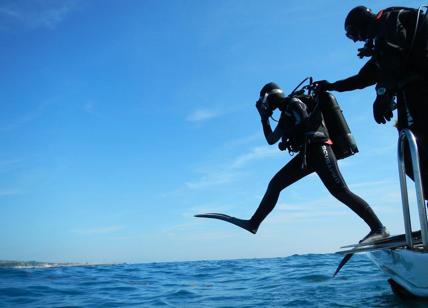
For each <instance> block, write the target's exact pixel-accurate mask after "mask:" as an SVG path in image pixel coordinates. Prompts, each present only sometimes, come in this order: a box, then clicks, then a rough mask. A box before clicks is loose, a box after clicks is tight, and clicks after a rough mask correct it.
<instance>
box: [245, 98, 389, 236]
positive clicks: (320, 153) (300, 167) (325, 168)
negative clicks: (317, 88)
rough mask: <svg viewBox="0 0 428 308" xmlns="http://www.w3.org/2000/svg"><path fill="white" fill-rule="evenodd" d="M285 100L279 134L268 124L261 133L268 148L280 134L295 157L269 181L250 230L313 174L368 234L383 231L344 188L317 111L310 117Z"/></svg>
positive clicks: (298, 105)
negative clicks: (285, 191) (284, 192)
mask: <svg viewBox="0 0 428 308" xmlns="http://www.w3.org/2000/svg"><path fill="white" fill-rule="evenodd" d="M285 100H286V101H285V102H284V103H285V104H284V106H285V107H284V108H282V113H281V118H280V120H279V123H278V126H279V130H278V127H277V128H276V129H275V131H274V132H273V131H272V129H271V127H270V125H269V120H265V121H262V124H263V131H264V134H265V137H266V140H267V141H268V143H269V144H273V143H274V142H275V141H276V140H275V139H277V138H275V137H274V135H275V133H277V132H278V131H279V132H282V133H283V135H282V143H283V144H284V143H286V144H287V145H288V146H289V147H291V148H292V149H294V150H297V151H298V154H297V155H296V156H295V157H293V159H291V160H290V161H289V162H288V163H287V164H286V165H285V166H284V167H283V168H282V169H281V170H279V172H278V173H277V174H276V175H275V176H274V177H273V178H272V180H271V181H270V183H269V185H268V188H267V191H266V193H265V195H264V197H263V199H262V201H261V203H260V205H259V207H258V209H257V210H256V212H255V213H254V215H253V216H252V218H251V219H250V224H251V226H252V227H253V229H256V230H257V228H258V226H259V225H260V223H261V222H262V221H263V220H264V219H265V218H266V216H267V215H268V214H269V213H270V212H271V211H272V209H273V208H274V207H275V205H276V203H277V201H278V198H279V194H280V192H281V191H282V190H283V189H284V188H286V187H287V186H289V185H291V184H293V183H295V182H296V181H298V180H300V179H301V178H303V177H305V176H306V175H309V174H311V173H312V172H316V173H317V174H318V176H319V177H320V179H321V181H322V182H323V183H324V185H325V187H326V188H327V189H328V191H329V192H330V193H331V194H332V195H333V196H334V197H335V198H336V199H338V200H339V201H341V202H343V203H344V204H346V205H347V206H348V207H349V208H350V209H351V210H352V211H354V212H355V213H356V214H357V215H358V216H360V217H361V218H362V219H363V220H364V221H365V222H366V223H367V224H368V225H369V227H370V228H371V230H378V229H380V228H382V226H383V225H382V223H381V222H380V221H379V219H378V218H377V216H376V214H375V213H374V212H373V210H372V209H371V208H370V206H369V205H368V204H367V203H366V202H365V201H364V200H363V199H361V198H360V197H359V196H357V195H355V194H354V193H352V192H351V191H350V190H349V188H348V186H347V185H346V183H345V180H344V179H343V177H342V175H341V173H340V171H339V168H338V165H337V160H336V156H335V154H334V152H333V150H332V148H331V146H330V144H331V141H330V139H329V137H328V132H327V130H326V128H325V126H324V124H323V121H322V120H323V119H322V115H321V112H320V111H319V109H317V108H315V109H314V110H313V112H312V113H310V112H308V109H307V108H306V104H304V103H303V102H302V101H301V100H300V99H295V98H293V99H289V98H286V99H285ZM280 145H281V144H280Z"/></svg>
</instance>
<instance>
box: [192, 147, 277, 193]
mask: <svg viewBox="0 0 428 308" xmlns="http://www.w3.org/2000/svg"><path fill="white" fill-rule="evenodd" d="M277 155H278V156H279V155H280V153H278V150H277V149H274V148H270V147H266V146H259V147H254V148H252V149H250V150H249V152H247V153H244V154H241V155H239V156H237V157H236V158H235V159H232V160H231V162H230V163H229V164H227V165H226V166H219V167H217V168H210V169H209V170H208V171H204V172H202V173H203V175H202V176H201V177H200V178H199V179H197V180H194V181H188V182H186V183H185V185H186V187H187V188H190V189H200V188H207V187H211V186H215V185H222V184H227V183H230V182H233V181H236V180H237V179H239V177H241V176H242V175H243V174H245V172H243V171H242V169H243V168H244V167H245V166H247V165H248V164H250V163H251V162H253V161H256V160H259V159H264V158H266V157H273V156H277Z"/></svg>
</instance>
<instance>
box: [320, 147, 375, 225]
mask: <svg viewBox="0 0 428 308" xmlns="http://www.w3.org/2000/svg"><path fill="white" fill-rule="evenodd" d="M320 150H321V155H318V157H319V162H318V164H317V167H316V168H315V171H316V172H317V174H318V175H319V177H320V179H321V181H322V182H323V183H324V185H325V187H326V188H327V189H328V191H329V192H330V193H331V194H332V195H333V196H334V197H335V198H336V199H338V200H339V201H340V202H342V203H344V204H346V205H347V206H348V207H349V208H350V209H351V210H352V211H353V212H354V213H356V214H357V215H358V216H360V218H362V219H363V220H364V221H365V222H366V224H367V225H369V227H370V229H371V230H374V231H375V230H379V229H381V228H383V224H382V223H381V222H380V220H379V218H378V217H377V216H376V214H375V213H374V211H373V210H372V208H371V207H370V205H368V203H367V202H366V201H364V200H363V199H362V198H361V197H359V196H357V195H356V194H354V193H353V192H351V191H350V190H349V188H348V186H347V185H346V182H345V180H344V179H343V177H342V174H341V173H340V170H339V167H338V165H337V160H336V156H335V155H334V152H333V150H332V149H331V147H330V146H327V145H323V146H321V147H320Z"/></svg>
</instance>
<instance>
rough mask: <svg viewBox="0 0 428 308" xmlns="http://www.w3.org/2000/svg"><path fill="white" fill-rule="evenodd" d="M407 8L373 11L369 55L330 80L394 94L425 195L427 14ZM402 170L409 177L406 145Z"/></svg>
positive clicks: (343, 87)
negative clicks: (413, 144) (348, 73)
mask: <svg viewBox="0 0 428 308" xmlns="http://www.w3.org/2000/svg"><path fill="white" fill-rule="evenodd" d="M417 16H418V11H417V10H415V9H408V8H389V9H386V10H384V11H381V12H379V13H378V15H377V21H376V22H377V34H376V37H375V38H374V48H373V56H372V57H371V59H370V60H369V61H368V62H367V63H366V64H365V65H364V66H363V67H362V68H361V70H360V71H359V72H358V74H356V75H354V76H352V77H349V78H347V79H343V80H339V81H336V82H334V83H332V84H331V86H330V87H329V89H330V90H335V91H339V92H343V91H352V90H355V89H362V88H365V87H368V86H371V85H375V84H376V87H377V88H379V87H384V88H386V89H387V90H388V92H390V93H391V94H392V95H395V96H396V97H397V109H398V121H397V128H398V130H400V129H403V128H410V130H411V131H412V132H413V133H414V134H415V136H416V140H417V143H418V148H419V158H420V161H421V176H422V184H423V189H424V194H425V199H428V121H427V118H426V117H427V115H428V17H427V16H425V15H424V14H420V15H419V21H418V30H417V32H416V33H417V35H414V33H415V29H416V27H415V26H416V19H417ZM405 162H406V173H407V174H408V175H409V176H410V177H411V178H412V179H413V171H412V168H411V160H410V155H409V151H408V148H406V151H405Z"/></svg>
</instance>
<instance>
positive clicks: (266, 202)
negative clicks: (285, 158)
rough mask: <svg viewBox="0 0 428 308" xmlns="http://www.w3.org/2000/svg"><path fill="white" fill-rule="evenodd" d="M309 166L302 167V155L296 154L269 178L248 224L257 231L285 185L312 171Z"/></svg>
mask: <svg viewBox="0 0 428 308" xmlns="http://www.w3.org/2000/svg"><path fill="white" fill-rule="evenodd" d="M312 172H313V170H312V169H311V168H306V169H304V170H303V169H302V155H301V154H298V155H297V156H296V157H294V158H293V159H292V160H290V161H289V162H288V163H287V164H286V165H285V166H284V167H283V168H282V169H281V170H279V171H278V173H277V174H275V175H274V177H273V178H272V179H271V180H270V182H269V185H268V187H267V190H266V193H265V194H264V196H263V199H262V200H261V202H260V205H259V207H258V208H257V210H256V212H255V213H254V215H253V216H252V217H251V219H250V224H251V225H252V226H253V229H254V230H256V231H257V229H258V227H259V225H260V224H261V223H262V221H263V220H264V219H265V218H266V217H267V216H268V215H269V213H270V212H271V211H272V210H273V208H274V207H275V205H276V203H277V202H278V198H279V194H280V193H281V191H282V190H283V189H284V188H286V187H287V186H289V185H291V184H293V183H295V182H297V181H298V180H300V179H301V178H303V177H305V176H306V175H308V174H310V173H312Z"/></svg>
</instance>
